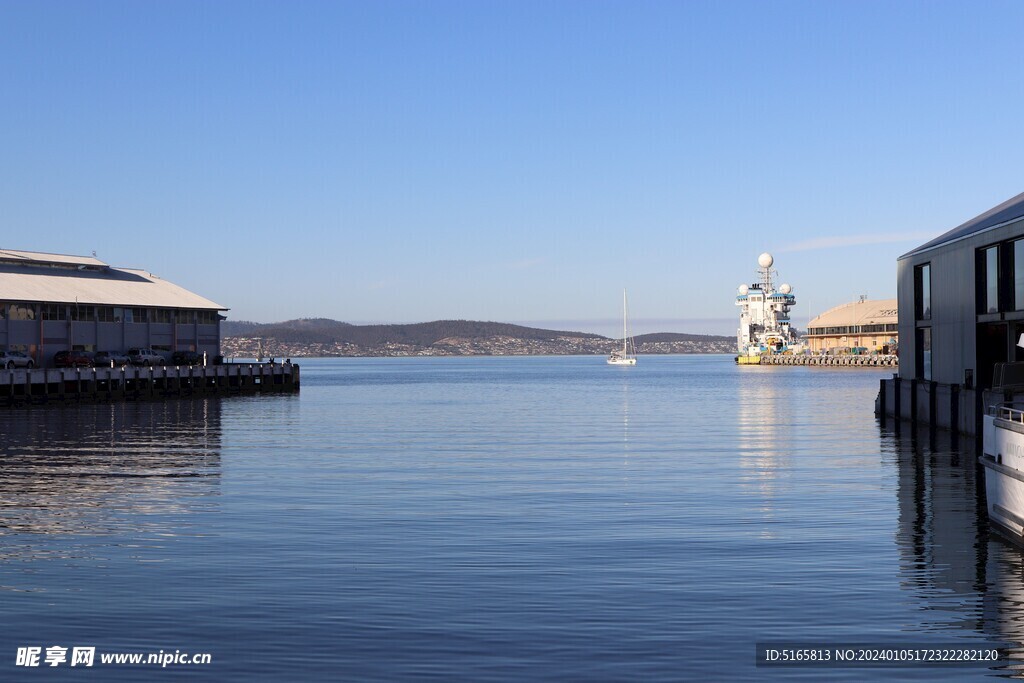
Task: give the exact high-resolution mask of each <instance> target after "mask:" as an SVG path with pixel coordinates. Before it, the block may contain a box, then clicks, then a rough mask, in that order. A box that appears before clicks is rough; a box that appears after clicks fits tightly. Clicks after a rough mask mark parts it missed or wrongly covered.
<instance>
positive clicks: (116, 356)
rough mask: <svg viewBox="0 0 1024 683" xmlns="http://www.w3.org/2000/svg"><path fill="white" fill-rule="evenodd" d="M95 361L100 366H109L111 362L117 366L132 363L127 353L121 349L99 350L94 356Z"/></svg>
mask: <svg viewBox="0 0 1024 683" xmlns="http://www.w3.org/2000/svg"><path fill="white" fill-rule="evenodd" d="M93 363H95V365H96V367H98V368H99V367H109V366H110V364H111V363H113V364H114V365H115V366H122V365H128V364H129V363H131V359H130V358H128V354H127V353H122V352H120V351H97V352H96V355H95V356H93Z"/></svg>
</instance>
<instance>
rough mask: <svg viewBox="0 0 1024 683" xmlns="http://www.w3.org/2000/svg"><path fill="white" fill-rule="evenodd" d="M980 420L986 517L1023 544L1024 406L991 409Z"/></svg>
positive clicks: (1006, 405)
mask: <svg viewBox="0 0 1024 683" xmlns="http://www.w3.org/2000/svg"><path fill="white" fill-rule="evenodd" d="M983 419H984V428H985V434H984V437H983V439H984V455H983V456H982V457H981V464H982V465H984V466H985V497H986V499H987V504H988V518H989V521H990V522H991V523H992V525H993V526H995V527H997V528H998V530H999V531H1001V532H1002V533H1003V534H1005V535H1006V536H1009V537H1010V539H1011V540H1013V541H1016V542H1017V543H1022V544H1024V404H1016V405H1013V404H1003V405H998V406H994V407H993V408H991V409H990V410H989V414H988V415H985V416H984V418H983Z"/></svg>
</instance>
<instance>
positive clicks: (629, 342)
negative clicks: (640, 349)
mask: <svg viewBox="0 0 1024 683" xmlns="http://www.w3.org/2000/svg"><path fill="white" fill-rule="evenodd" d="M627 320H628V316H627V313H626V290H622V350H621V351H620V350H619V349H615V350H614V351H612V355H610V356H608V365H636V345H635V344H633V338H632V337H630V336H629V327H628V324H627Z"/></svg>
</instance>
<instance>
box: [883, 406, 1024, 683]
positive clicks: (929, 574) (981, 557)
mask: <svg viewBox="0 0 1024 683" xmlns="http://www.w3.org/2000/svg"><path fill="white" fill-rule="evenodd" d="M923 431H924V433H923V434H921V435H918V434H915V433H913V430H911V429H908V428H907V427H906V425H904V429H903V433H902V434H899V435H891V434H884V435H883V446H884V447H885V452H886V453H891V454H892V456H893V457H894V461H895V466H896V469H897V472H898V476H899V486H898V490H897V497H898V503H899V525H898V532H897V535H896V543H897V546H898V549H899V558H900V576H901V579H902V581H901V585H902V587H903V589H904V590H906V591H908V592H910V593H911V594H912V595H913V597H914V599H915V601H916V602H917V603H918V605H919V606H920V608H921V615H922V623H921V624H919V625H917V631H918V635H920V633H922V632H927V633H930V634H934V635H935V636H937V637H941V636H942V635H943V633H945V634H947V635H948V636H950V637H959V636H963V635H973V636H974V637H975V638H978V639H984V641H985V642H987V643H990V644H997V645H1000V646H1003V647H1005V648H1006V649H1007V651H1008V653H1009V658H1010V660H1011V662H1012V663H1011V664H1009V665H1008V666H1007V665H1006V664H1005V662H1004V665H1003V668H1004V672H1003V673H1004V675H1010V676H1012V677H1015V678H1016V677H1024V549H1021V548H1019V547H1017V546H1015V545H1013V544H1011V543H1010V542H1009V541H1006V540H1003V539H1002V538H1000V537H998V536H996V535H994V534H992V533H991V532H990V531H989V527H988V523H987V517H986V513H985V502H984V478H983V476H982V474H981V473H980V472H979V471H978V466H977V461H976V457H975V455H974V449H975V442H974V441H973V440H962V441H961V442H960V443H959V444H957V443H956V442H953V441H951V439H950V437H949V435H948V434H947V433H944V432H941V431H939V432H938V433H937V434H932V435H928V433H927V430H923Z"/></svg>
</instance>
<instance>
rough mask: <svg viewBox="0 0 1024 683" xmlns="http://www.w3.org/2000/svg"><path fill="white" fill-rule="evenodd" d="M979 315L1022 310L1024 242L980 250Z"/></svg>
mask: <svg viewBox="0 0 1024 683" xmlns="http://www.w3.org/2000/svg"><path fill="white" fill-rule="evenodd" d="M976 263H977V268H976V270H977V284H978V287H977V292H978V313H1001V312H1003V311H1021V310H1024V239H1022V240H1012V241H1009V242H1003V243H1001V244H993V245H992V246H989V247H985V248H984V249H979V250H978V254H977V260H976Z"/></svg>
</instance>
